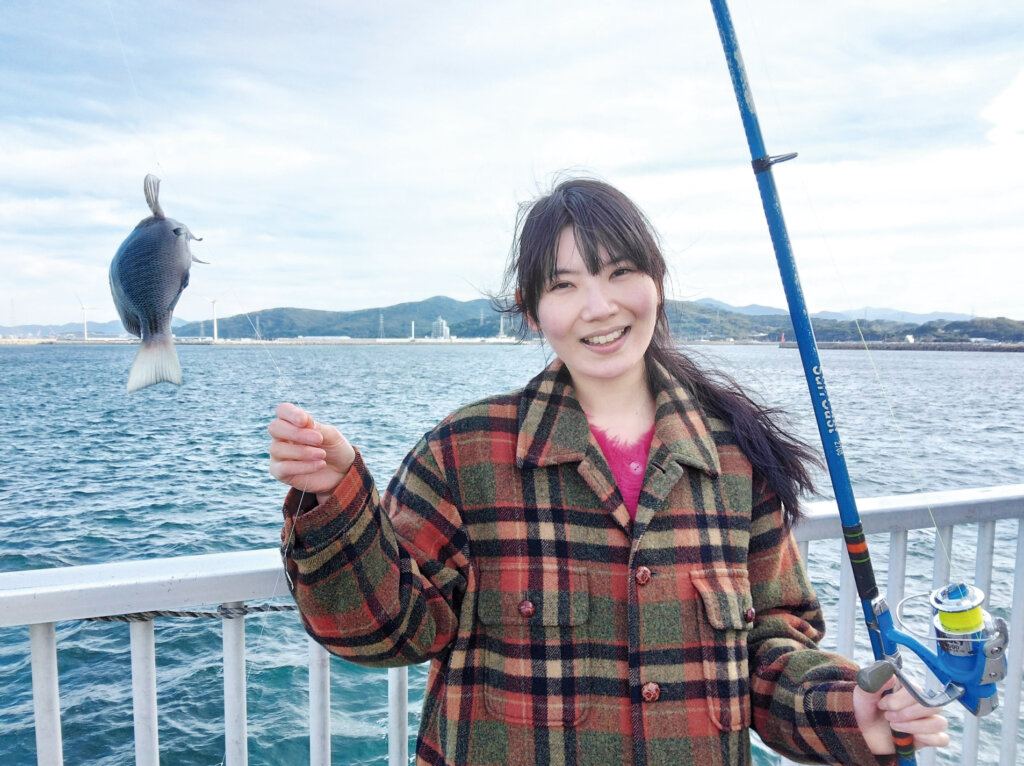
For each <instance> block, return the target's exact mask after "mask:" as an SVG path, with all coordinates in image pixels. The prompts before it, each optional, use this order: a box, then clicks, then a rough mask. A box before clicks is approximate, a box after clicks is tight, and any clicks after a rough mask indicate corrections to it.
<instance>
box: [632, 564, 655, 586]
mask: <svg viewBox="0 0 1024 766" xmlns="http://www.w3.org/2000/svg"><path fill="white" fill-rule="evenodd" d="M633 577H634V578H635V579H636V584H637V585H641V586H643V585H646V584H647V583H649V582H650V581H651V570H650V569H648V568H647V567H637V570H636V574H635V575H633Z"/></svg>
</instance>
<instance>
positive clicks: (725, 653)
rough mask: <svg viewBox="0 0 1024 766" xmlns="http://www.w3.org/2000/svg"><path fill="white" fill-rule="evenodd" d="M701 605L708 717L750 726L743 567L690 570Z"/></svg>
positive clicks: (749, 604)
mask: <svg viewBox="0 0 1024 766" xmlns="http://www.w3.org/2000/svg"><path fill="white" fill-rule="evenodd" d="M690 581H691V582H692V583H693V587H694V589H695V590H696V591H697V593H698V594H699V596H700V602H701V604H702V605H703V610H701V613H700V616H699V619H698V627H699V629H700V644H701V659H702V662H703V665H704V684H705V692H706V694H707V701H708V712H709V713H710V715H711V720H712V722H713V723H714V724H715V726H717V727H718V728H719V729H721V730H722V731H739V730H741V729H745V728H747V727H748V726H750V668H749V665H748V661H747V636H748V634H749V633H750V628H751V626H752V624H753V616H754V612H753V605H754V601H753V598H752V596H751V594H750V581H749V579H748V577H747V572H746V570H744V569H732V568H721V569H706V570H703V571H698V572H691V573H690Z"/></svg>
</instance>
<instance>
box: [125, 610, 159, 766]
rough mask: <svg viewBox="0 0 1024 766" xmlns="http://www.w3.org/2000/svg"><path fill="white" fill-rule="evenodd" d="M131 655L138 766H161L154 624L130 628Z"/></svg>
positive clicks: (133, 625)
mask: <svg viewBox="0 0 1024 766" xmlns="http://www.w3.org/2000/svg"><path fill="white" fill-rule="evenodd" d="M129 634H130V636H131V653H132V715H133V718H134V722H135V766H160V740H159V734H158V729H157V721H156V642H155V639H154V633H153V621H152V620H146V621H144V622H133V623H130V626H129Z"/></svg>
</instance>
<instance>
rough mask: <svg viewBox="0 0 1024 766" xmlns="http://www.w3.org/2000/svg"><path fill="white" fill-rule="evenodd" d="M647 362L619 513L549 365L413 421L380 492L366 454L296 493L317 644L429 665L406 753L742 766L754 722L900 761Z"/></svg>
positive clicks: (300, 585)
mask: <svg viewBox="0 0 1024 766" xmlns="http://www.w3.org/2000/svg"><path fill="white" fill-rule="evenodd" d="M658 372H659V373H660V374H661V377H662V383H661V389H660V391H659V392H658V393H657V397H656V406H657V421H656V426H655V435H654V440H653V443H652V445H651V450H650V456H649V461H648V466H647V472H646V475H645V478H644V486H643V490H642V492H641V495H640V502H639V507H638V509H637V514H636V520H635V522H634V521H631V520H630V517H629V513H628V511H627V510H626V508H625V506H624V505H623V503H622V499H621V497H620V495H619V491H618V489H617V488H616V486H615V482H614V480H613V478H612V474H611V471H610V469H609V467H608V464H607V463H606V461H605V459H604V457H603V455H602V454H601V451H600V449H599V448H598V446H597V444H596V442H595V441H594V440H593V438H592V437H591V434H590V429H589V427H588V424H587V420H586V417H585V415H584V413H583V411H582V409H581V408H580V406H579V403H578V402H577V400H576V398H575V396H574V394H573V389H572V384H571V380H570V378H569V375H568V371H567V370H566V369H565V368H564V367H563V366H562V365H561V363H560V362H558V361H557V360H556V361H555V362H554V363H553V364H552V365H551V366H550V367H549V368H548V369H546V370H545V371H544V372H543V373H541V374H540V375H538V376H537V377H536V378H535V379H534V380H533V381H531V382H530V384H529V385H527V386H526V388H524V389H523V390H521V391H517V392H514V393H511V394H507V395H502V396H497V397H493V398H490V399H486V400H483V401H481V402H477V403H475V404H470V405H468V406H466V407H463V408H461V409H459V410H458V411H457V412H455V413H453V414H452V415H450V416H449V417H448V418H446V419H445V420H444V421H443V422H441V423H440V424H439V425H438V426H437V427H436V428H434V429H433V430H432V431H430V432H429V433H427V434H426V435H425V436H424V437H423V438H422V439H421V440H420V442H419V443H418V444H417V445H416V447H415V448H414V449H413V450H412V452H410V453H409V455H408V457H406V459H405V461H404V462H403V464H402V466H401V468H400V469H399V471H398V473H397V474H396V475H395V477H394V479H392V481H391V484H390V486H389V487H388V489H387V492H385V494H384V497H383V499H378V495H377V491H376V490H375V488H374V484H373V480H372V479H371V477H370V475H369V473H368V472H367V470H366V468H365V466H364V464H363V462H362V459H361V458H360V457H359V456H358V454H357V457H356V463H355V465H354V467H353V469H352V470H350V471H349V473H348V474H347V475H346V477H345V479H344V480H343V481H342V483H341V484H340V486H338V488H337V489H336V490H335V492H334V493H333V496H332V497H331V498H330V499H329V500H328V501H327V502H325V503H323V504H322V505H319V506H315V498H310V497H308V496H307V497H305V498H303V502H302V504H301V505H302V507H300V503H299V500H300V496H299V493H298V492H296V491H294V490H293V491H292V492H291V493H289V496H288V499H287V500H286V502H285V526H284V530H283V532H282V540H283V542H284V553H285V563H286V567H287V568H288V571H289V573H290V575H291V579H292V582H293V594H294V596H295V600H296V602H297V604H298V605H299V608H300V611H301V614H302V620H303V623H304V625H305V628H306V630H307V631H308V632H309V633H310V635H312V636H313V637H314V638H315V639H316V640H317V641H319V642H320V643H322V644H323V645H324V646H325V647H326V648H327V649H328V650H329V651H330V652H332V653H334V654H336V655H338V656H341V657H344V658H346V659H349V660H352V661H354V662H358V663H360V664H364V665H371V666H378V667H390V666H396V665H410V664H415V663H420V662H426V661H430V663H431V665H430V671H429V675H428V680H427V689H426V695H425V699H424V706H423V716H422V721H421V728H420V732H419V738H418V743H417V748H416V752H417V763H418V764H445V765H449V764H451V765H453V766H454V765H456V764H457V765H459V766H463V765H466V766H470V765H471V766H504V765H505V764H531V765H532V764H560V765H562V764H564V765H566V766H569V765H573V766H584V765H586V764H593V765H594V766H608V765H609V764H634V765H635V766H657V765H659V764H672V766H685V765H687V764H700V766H719V765H721V766H727V765H728V766H736V765H737V764H744V765H745V764H750V763H751V755H750V742H749V736H748V730H749V727H750V726H753V727H754V728H755V729H756V730H757V731H758V733H759V734H760V736H761V737H762V739H764V741H765V742H767V743H768V744H769V745H771V746H772V747H774V748H776V749H777V750H779V751H781V752H783V753H785V754H787V755H788V756H790V757H792V758H795V759H799V760H807V761H814V762H826V763H848V764H866V763H876V762H882V763H886V762H892V761H891V760H890V759H879V760H878V761H876V758H875V756H873V755H871V754H870V752H869V751H868V749H867V745H866V744H865V742H864V740H863V737H862V736H861V735H860V733H859V731H858V730H857V727H856V723H855V720H854V716H853V712H852V686H853V678H854V674H855V671H856V668H855V666H853V665H852V664H851V663H850V662H849V661H848V660H845V659H843V658H841V657H838V656H836V655H832V654H827V653H824V652H821V651H819V650H818V649H817V648H816V641H818V640H819V639H820V638H821V636H822V633H823V630H824V624H823V620H822V615H821V611H820V608H819V605H818V602H817V599H816V597H815V595H814V592H813V590H812V588H811V585H810V583H809V582H808V580H807V577H806V575H805V573H804V570H803V567H802V565H801V563H800V560H799V554H798V551H797V549H796V546H795V544H794V541H793V539H792V537H791V535H790V534H789V533H788V531H787V530H786V529H785V528H784V527H783V524H782V515H781V510H780V507H779V503H778V501H777V499H776V497H775V496H774V494H773V493H772V492H771V490H770V489H769V488H768V486H767V484H766V483H765V482H764V481H763V480H761V479H759V478H758V477H757V476H756V475H754V474H753V472H752V469H751V465H750V463H749V462H748V461H747V459H746V458H745V457H744V456H743V454H742V453H741V452H740V450H739V449H738V448H737V446H736V444H735V440H734V437H733V435H732V433H731V432H730V430H729V428H728V427H727V425H726V424H725V423H723V422H722V421H720V420H716V419H713V418H710V417H708V416H707V415H706V414H705V413H704V412H703V411H702V410H700V409H699V408H698V407H697V406H696V405H695V404H694V402H693V401H692V400H691V398H690V397H689V395H688V394H687V392H686V390H685V389H684V388H682V387H681V386H679V385H678V384H677V383H676V382H674V381H672V380H670V379H668V376H667V374H666V373H665V372H664V371H663V370H659V371H658ZM314 506H315V507H314Z"/></svg>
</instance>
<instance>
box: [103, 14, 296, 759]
mask: <svg viewBox="0 0 1024 766" xmlns="http://www.w3.org/2000/svg"><path fill="white" fill-rule="evenodd" d="M106 5H107V12H108V14H109V16H110V25H111V28H112V29H113V31H114V35H115V37H116V38H117V44H118V49H119V50H120V53H121V62H122V64H123V65H124V69H125V73H126V74H127V76H128V82H129V84H130V86H131V91H132V96H133V99H134V102H135V110H136V127H135V133H136V135H137V136H138V137H139V138H140V139H141V140H142V141H144V142H146V143H147V144H148V145H149V149H150V152H151V153H152V155H153V162H154V164H155V165H156V167H157V168H158V169H160V170H161V173H163V166H162V165H161V163H160V158H159V154H158V152H157V150H156V145H155V143H153V142H152V140H151V137H148V136H147V135H144V134H143V132H142V124H143V123H144V122H145V119H144V111H143V106H142V98H141V96H140V94H139V89H138V84H137V82H136V79H135V74H134V72H133V70H132V67H131V64H130V63H129V61H128V53H127V50H126V48H125V45H124V40H123V39H122V37H121V32H120V29H119V28H118V26H117V19H116V16H115V14H114V9H113V6H112V5H111V2H110V0H107V3H106ZM242 313H243V314H244V315H245V318H246V319H247V320H248V322H249V324H250V325H251V326H252V328H253V333H254V337H255V339H256V341H257V343H259V345H260V347H261V348H262V349H263V351H264V352H265V353H266V355H267V357H268V358H269V359H270V363H271V364H272V365H273V366H274V369H275V370H276V372H277V380H276V383H277V387H278V391H277V393H278V398H279V399H281V400H283V399H284V398H287V397H285V396H283V392H282V389H281V383H282V382H287V381H286V378H285V374H284V371H283V370H282V369H281V367H280V365H278V363H277V360H276V359H275V358H274V355H273V354H272V353H271V352H270V348H269V346H268V345H267V343H266V342H265V341H264V339H263V337H262V336H261V334H260V331H259V328H258V327H256V325H255V323H254V322H253V321H252V317H251V315H250V313H249V312H248V311H245V310H243V312H242ZM305 496H306V489H305V487H303V488H302V489H301V490H300V495H299V505H300V506H301V504H302V501H303V500H304V499H305ZM294 538H295V524H294V522H293V523H292V526H291V532H290V534H289V539H288V540H287V541H286V545H291V544H292V543H293V542H294ZM287 577H288V573H287V571H286V570H285V569H284V567H282V569H281V572H280V573H279V574H278V579H277V581H276V582H275V584H274V588H273V592H274V593H276V592H277V590H278V586H280V585H281V583H282V580H284V579H285V578H287ZM289 582H290V578H289ZM237 619H243V618H237ZM266 626H267V624H266V620H263V621H261V622H260V630H259V633H258V634H257V636H256V641H255V645H254V646H253V651H252V654H253V655H256V654H258V653H259V650H260V647H261V646H262V644H263V637H264V634H265V633H266ZM246 657H247V659H246V663H245V664H246V669H245V689H246V690H247V689H248V688H249V680H250V678H251V675H252V672H253V665H254V661H253V660H250V659H248V657H249V653H248V652H247V653H246ZM259 698H262V689H261V693H260V697H259ZM259 698H257V699H259ZM226 760H227V737H226V736H225V748H224V753H223V757H222V758H221V761H220V764H221V766H223V764H224V762H225V761H226Z"/></svg>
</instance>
